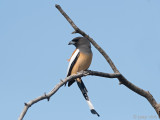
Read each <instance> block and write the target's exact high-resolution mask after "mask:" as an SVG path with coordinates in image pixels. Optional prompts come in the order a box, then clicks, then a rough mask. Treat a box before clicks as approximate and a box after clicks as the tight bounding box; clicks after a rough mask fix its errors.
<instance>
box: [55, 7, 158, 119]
mask: <svg viewBox="0 0 160 120" xmlns="http://www.w3.org/2000/svg"><path fill="white" fill-rule="evenodd" d="M55 7H56V8H57V9H58V10H59V11H60V13H61V14H62V15H63V16H64V17H65V18H66V20H67V21H68V22H69V23H70V25H71V26H72V27H73V28H74V30H75V31H74V32H73V33H79V34H81V35H82V36H83V37H86V38H87V39H88V40H89V41H90V42H91V43H92V44H93V46H94V47H95V48H96V49H97V50H98V51H99V52H100V53H101V54H102V55H103V56H104V58H105V59H106V60H107V62H108V63H109V65H110V66H111V68H112V70H113V71H114V73H120V72H119V71H118V69H117V68H116V66H115V65H114V63H113V62H112V60H111V59H110V57H109V56H108V55H107V53H106V52H105V51H104V50H103V49H102V48H101V47H100V46H99V45H98V44H97V43H96V42H95V41H94V40H93V39H92V38H91V37H89V35H87V34H86V33H85V32H83V31H82V30H81V29H79V28H78V27H77V26H76V25H75V23H74V22H73V21H72V20H71V19H70V17H69V16H68V15H67V14H66V13H65V12H64V11H63V10H62V8H61V6H60V5H55ZM118 80H119V82H120V84H124V85H125V86H126V87H128V88H129V89H131V90H132V91H134V92H136V93H137V94H139V95H141V96H143V97H145V98H146V99H147V100H148V101H149V103H150V104H151V105H152V107H153V108H154V109H155V111H156V112H157V114H158V116H159V117H160V104H157V102H156V100H155V99H154V97H153V96H152V95H151V94H150V93H149V92H147V91H145V90H143V89H141V88H139V87H137V86H135V85H134V84H132V83H131V82H129V81H128V80H127V79H126V78H125V77H124V76H123V75H121V76H120V77H118Z"/></svg>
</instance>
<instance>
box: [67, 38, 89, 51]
mask: <svg viewBox="0 0 160 120" xmlns="http://www.w3.org/2000/svg"><path fill="white" fill-rule="evenodd" d="M68 45H74V46H75V47H76V48H79V47H82V46H90V42H89V40H88V39H87V38H85V37H76V38H74V39H73V40H71V41H70V42H69V43H68Z"/></svg>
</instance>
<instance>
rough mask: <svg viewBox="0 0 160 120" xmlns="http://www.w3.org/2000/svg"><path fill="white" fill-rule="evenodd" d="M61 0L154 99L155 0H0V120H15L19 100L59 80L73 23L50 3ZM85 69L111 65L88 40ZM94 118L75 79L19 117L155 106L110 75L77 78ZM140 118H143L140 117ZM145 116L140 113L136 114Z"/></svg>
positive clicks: (43, 119)
mask: <svg viewBox="0 0 160 120" xmlns="http://www.w3.org/2000/svg"><path fill="white" fill-rule="evenodd" d="M55 4H60V5H61V7H62V8H63V9H64V10H65V11H66V12H67V14H68V15H69V16H70V17H71V18H72V19H73V21H74V22H75V23H76V24H77V25H78V26H79V27H80V28H81V29H82V30H84V31H85V32H86V33H87V34H89V35H90V36H91V37H92V38H93V39H94V40H95V41H96V42H97V43H98V44H99V45H100V46H101V47H102V48H103V49H104V50H105V51H106V52H107V53H108V54H109V56H110V57H111V59H112V60H113V62H114V63H115V65H116V66H117V68H118V69H119V70H120V72H121V73H122V74H124V76H125V77H126V78H127V79H128V80H129V81H131V82H132V83H134V84H135V85H137V86H139V87H141V88H143V89H145V90H149V91H150V92H151V93H152V95H153V96H154V97H155V99H156V100H157V102H160V87H159V85H160V76H159V75H160V53H159V52H160V7H159V6H160V0H101V1H98V0H95V1H93V0H55V1H53V0H0V81H1V82H0V95H1V99H0V103H1V107H0V111H1V115H0V119H1V120H15V119H17V118H18V116H19V115H20V113H21V111H22V109H23V107H24V102H28V101H29V100H32V99H34V98H36V97H38V96H40V95H42V94H43V93H44V92H49V91H50V90H51V89H52V88H53V87H54V86H55V85H56V84H57V83H58V82H59V81H60V79H64V78H65V75H66V70H67V66H68V62H67V59H68V58H69V57H70V55H71V53H72V51H73V50H74V47H73V46H68V45H67V44H68V42H69V41H70V40H71V39H72V38H74V37H76V36H79V35H78V34H76V35H72V34H70V33H71V32H73V29H72V27H71V26H70V25H69V24H68V22H67V21H66V20H65V19H64V17H63V16H62V15H61V14H60V13H59V11H58V10H57V9H56V8H55V7H54V5H55ZM92 50H93V54H94V57H93V62H92V64H91V67H90V69H91V70H97V71H102V72H109V73H110V72H112V70H111V69H110V67H109V65H108V64H107V63H106V61H105V60H104V58H103V57H102V56H101V54H99V52H98V51H97V50H96V49H95V48H94V47H92ZM83 80H84V83H85V84H86V86H87V88H88V91H89V93H88V94H89V97H90V99H91V101H92V102H93V105H94V107H95V109H96V110H97V112H98V113H99V114H100V115H101V116H100V118H98V117H97V116H96V115H92V114H91V113H90V111H89V108H88V105H87V103H86V101H85V100H84V98H83V96H82V95H81V92H80V91H79V89H78V87H77V85H76V84H74V85H73V86H72V87H70V88H68V87H62V88H61V89H60V90H59V91H58V92H57V93H56V94H55V95H54V96H52V97H51V100H50V101H49V102H47V100H43V101H40V102H39V103H37V104H35V105H33V106H32V107H31V108H30V109H29V111H28V112H27V114H26V116H25V118H24V120H53V119H58V120H64V119H66V120H75V119H76V120H87V119H90V120H100V119H101V120H107V119H108V120H138V117H143V116H145V117H146V119H147V120H151V119H153V118H150V117H155V118H157V119H158V117H157V114H156V113H155V110H154V109H153V108H152V107H151V105H150V104H149V102H148V101H147V100H146V99H144V98H143V97H141V96H139V95H137V94H136V93H134V92H132V91H130V90H129V89H128V88H126V87H125V86H123V85H118V81H117V80H116V79H106V78H100V77H94V76H88V77H85V78H83ZM146 119H145V120H146ZM141 120H144V118H141Z"/></svg>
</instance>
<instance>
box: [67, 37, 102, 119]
mask: <svg viewBox="0 0 160 120" xmlns="http://www.w3.org/2000/svg"><path fill="white" fill-rule="evenodd" d="M68 45H74V46H75V47H76V49H75V50H74V52H73V53H72V56H71V57H70V59H69V60H68V61H69V65H68V69H67V77H68V76H70V75H74V74H77V72H80V71H82V70H87V69H88V68H89V66H90V64H91V62H92V56H93V54H92V50H91V44H90V41H89V40H88V39H87V38H85V37H76V38H74V39H72V40H71V41H70V42H69V44H68ZM75 81H76V82H77V85H78V87H79V88H80V90H81V92H82V94H83V96H84V98H85V100H86V101H87V103H88V106H89V108H90V111H91V113H92V114H96V115H97V116H98V117H99V116H100V115H99V114H98V113H97V112H96V110H95V109H94V107H93V105H92V103H91V101H90V99H89V97H88V95H87V93H88V90H87V88H86V86H85V85H84V83H83V81H82V79H81V78H77V79H75V80H71V81H69V82H68V87H70V86H71V85H72V84H73V83H74V82H75Z"/></svg>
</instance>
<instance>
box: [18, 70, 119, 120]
mask: <svg viewBox="0 0 160 120" xmlns="http://www.w3.org/2000/svg"><path fill="white" fill-rule="evenodd" d="M87 75H94V76H100V77H106V78H118V77H120V76H121V75H120V74H119V73H103V72H97V71H91V70H87V71H81V72H79V73H77V74H75V75H72V76H69V77H67V78H65V79H64V80H60V82H59V83H58V84H57V85H56V86H55V87H54V88H53V89H52V90H51V91H50V92H49V93H48V94H46V93H44V94H43V95H42V96H39V97H37V98H36V99H34V100H31V101H29V102H28V103H24V104H25V105H24V109H23V111H22V112H21V114H20V116H19V118H18V120H22V119H23V118H24V116H25V114H26V112H27V111H28V109H29V108H30V107H31V106H32V105H33V104H35V103H37V102H39V101H41V100H44V99H47V100H48V101H49V100H50V97H51V96H52V95H54V94H55V93H56V92H57V91H58V89H59V88H60V87H62V86H63V85H64V84H65V83H67V82H68V81H71V80H73V79H76V78H79V77H84V76H87Z"/></svg>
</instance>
